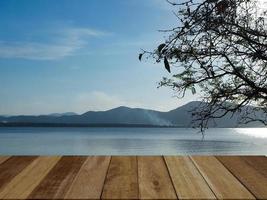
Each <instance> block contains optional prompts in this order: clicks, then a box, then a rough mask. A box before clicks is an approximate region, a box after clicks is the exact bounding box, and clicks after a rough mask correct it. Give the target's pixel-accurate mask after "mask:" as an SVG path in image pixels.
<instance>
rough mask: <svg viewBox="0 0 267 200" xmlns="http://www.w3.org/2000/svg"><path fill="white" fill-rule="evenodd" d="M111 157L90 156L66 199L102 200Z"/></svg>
mask: <svg viewBox="0 0 267 200" xmlns="http://www.w3.org/2000/svg"><path fill="white" fill-rule="evenodd" d="M110 158H111V157H110V156H90V157H88V158H87V160H86V161H85V162H84V164H83V165H82V167H81V169H80V171H79V172H78V174H77V176H76V178H75V179H74V181H73V182H72V184H71V186H70V189H69V191H68V192H67V194H66V195H65V197H64V198H65V199H75V198H77V197H79V199H100V196H101V192H102V188H103V185H104V180H105V178H106V174H107V170H108V166H109V163H110Z"/></svg>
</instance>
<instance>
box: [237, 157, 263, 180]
mask: <svg viewBox="0 0 267 200" xmlns="http://www.w3.org/2000/svg"><path fill="white" fill-rule="evenodd" d="M241 158H242V159H243V160H245V162H246V163H248V164H249V165H250V166H252V167H253V168H254V169H256V170H257V171H258V172H260V173H261V174H263V175H264V176H265V177H267V157H265V156H242V157H241Z"/></svg>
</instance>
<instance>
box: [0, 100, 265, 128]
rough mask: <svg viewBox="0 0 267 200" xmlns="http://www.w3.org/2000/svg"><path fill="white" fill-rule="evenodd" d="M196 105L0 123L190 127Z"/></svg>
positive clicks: (226, 120)
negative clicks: (163, 109)
mask: <svg viewBox="0 0 267 200" xmlns="http://www.w3.org/2000/svg"><path fill="white" fill-rule="evenodd" d="M199 104H200V102H198V101H193V102H189V103H188V104H185V105H183V106H181V107H178V108H176V109H174V110H171V111H168V112H160V111H155V110H147V109H142V108H128V107H123V106H121V107H118V108H114V109H111V110H107V111H88V112H86V113H84V114H81V115H78V114H76V113H62V114H60V113H53V114H50V115H40V116H24V115H21V116H0V122H1V123H2V125H3V124H5V125H8V123H15V124H17V125H19V124H20V123H24V124H28V125H29V124H31V123H39V124H49V125H50V126H51V124H52V125H56V124H63V125H64V126H66V125H68V124H71V126H75V124H76V125H77V126H81V125H82V126H87V125H90V124H91V125H93V126H97V125H100V126H101V125H102V124H103V125H104V126H108V125H111V126H131V125H136V126H142V125H144V126H179V127H191V126H192V125H191V121H192V115H191V113H190V112H189V111H190V110H192V109H194V108H195V107H197V106H199ZM215 122H216V123H210V125H209V126H210V127H229V128H232V127H237V126H238V116H237V115H234V116H233V117H232V118H230V115H226V116H224V117H223V118H221V119H217V120H216V121H215ZM248 126H249V127H258V126H260V124H259V123H254V124H249V125H248Z"/></svg>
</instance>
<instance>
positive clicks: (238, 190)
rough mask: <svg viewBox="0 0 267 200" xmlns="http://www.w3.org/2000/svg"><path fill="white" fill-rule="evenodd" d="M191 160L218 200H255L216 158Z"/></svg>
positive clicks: (193, 158)
mask: <svg viewBox="0 0 267 200" xmlns="http://www.w3.org/2000/svg"><path fill="white" fill-rule="evenodd" d="M191 158H192V160H193V162H194V163H195V165H196V166H197V168H198V169H199V171H200V173H201V174H202V176H203V177H204V178H205V180H206V181H207V183H208V184H209V186H210V188H211V189H212V191H213V192H214V194H215V195H216V197H217V198H218V199H255V198H254V196H253V195H252V194H251V193H250V192H249V191H248V190H247V189H246V188H245V187H244V186H243V185H242V184H241V183H240V182H239V181H238V180H237V179H236V178H235V177H234V176H233V175H232V174H231V173H230V172H229V171H228V170H227V169H226V168H225V167H224V166H223V165H222V163H220V162H219V161H218V160H217V159H216V158H215V157H214V156H192V157H191Z"/></svg>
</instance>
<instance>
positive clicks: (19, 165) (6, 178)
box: [0, 156, 37, 191]
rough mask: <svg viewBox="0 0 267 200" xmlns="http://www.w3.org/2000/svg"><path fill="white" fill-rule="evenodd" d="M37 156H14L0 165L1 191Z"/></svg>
mask: <svg viewBox="0 0 267 200" xmlns="http://www.w3.org/2000/svg"><path fill="white" fill-rule="evenodd" d="M36 158H37V156H13V157H11V158H9V159H8V160H6V161H5V162H3V163H2V164H1V165H0V191H1V190H2V189H3V188H4V186H5V185H6V184H7V183H9V182H10V181H11V180H12V179H13V178H14V177H15V176H16V175H18V174H19V173H20V172H21V171H22V170H23V169H24V168H25V167H27V166H28V165H29V164H30V163H31V162H32V161H33V160H34V159H36Z"/></svg>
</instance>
